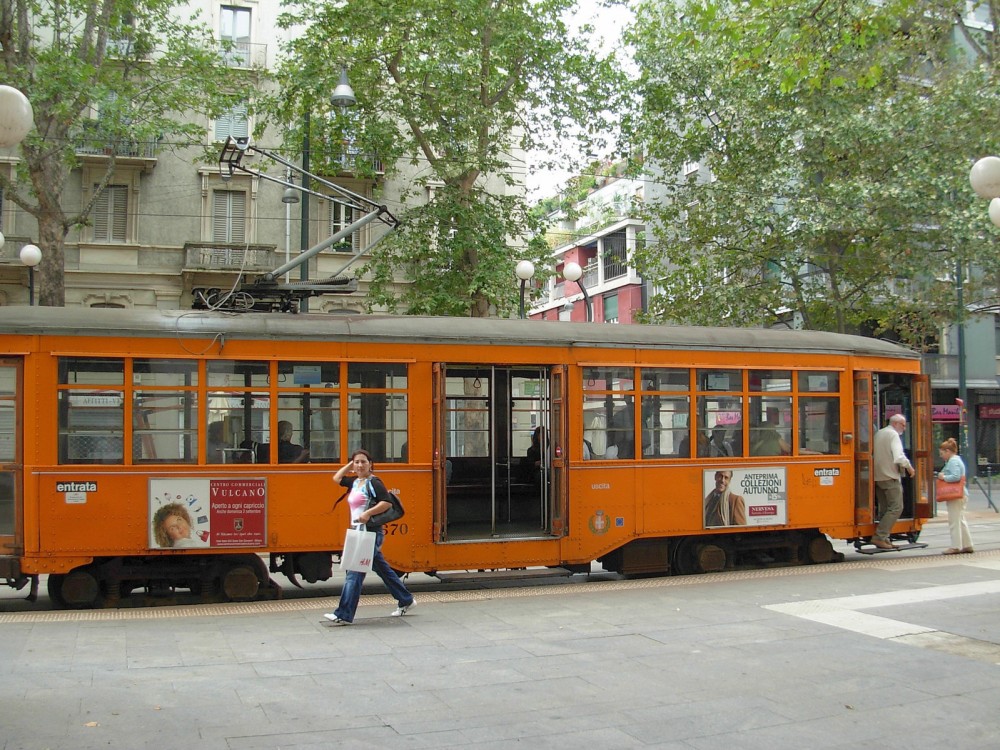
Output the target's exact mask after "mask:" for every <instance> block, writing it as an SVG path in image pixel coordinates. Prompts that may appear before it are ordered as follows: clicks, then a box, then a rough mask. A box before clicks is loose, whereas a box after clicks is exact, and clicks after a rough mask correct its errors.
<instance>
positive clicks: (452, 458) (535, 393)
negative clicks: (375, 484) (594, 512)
mask: <svg viewBox="0 0 1000 750" xmlns="http://www.w3.org/2000/svg"><path fill="white" fill-rule="evenodd" d="M435 375H436V377H437V378H439V383H438V388H437V389H436V391H437V393H438V398H437V401H438V403H437V410H438V419H437V424H436V425H435V430H434V435H435V440H436V441H437V443H438V444H437V445H435V455H436V461H435V464H436V467H437V468H436V478H437V481H436V482H435V489H436V494H437V495H438V497H437V498H436V502H435V514H436V518H435V531H436V538H437V539H438V540H439V541H465V540H475V539H497V538H504V539H517V538H538V537H545V536H551V535H553V534H554V533H560V532H561V529H562V524H563V518H562V516H563V513H562V512H560V511H559V510H558V508H559V505H560V504H559V503H557V497H558V496H560V495H562V494H563V492H562V489H561V488H562V487H563V485H564V481H563V478H562V472H563V468H562V467H563V465H564V461H562V460H561V458H562V456H561V453H562V451H561V445H562V438H561V435H562V429H561V426H560V424H559V422H561V419H562V416H563V412H562V409H561V408H557V409H555V411H554V406H553V382H554V380H556V379H558V383H559V384H560V385H557V390H560V391H561V378H558V376H557V374H555V373H554V372H553V368H549V367H535V366H500V365H483V366H470V365H443V366H441V367H440V369H438V368H435ZM556 402H557V404H558V403H561V402H560V401H559V399H558V398H557V399H556ZM554 413H555V414H556V415H558V416H559V419H558V420H557V419H555V418H554ZM556 446H560V448H559V450H558V451H557V450H556ZM557 453H558V454H559V455H558V456H557ZM442 480H443V481H442Z"/></svg>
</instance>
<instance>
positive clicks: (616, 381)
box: [583, 367, 635, 391]
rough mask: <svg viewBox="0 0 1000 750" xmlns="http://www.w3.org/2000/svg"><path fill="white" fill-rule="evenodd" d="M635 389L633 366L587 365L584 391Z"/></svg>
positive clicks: (584, 372) (584, 376)
mask: <svg viewBox="0 0 1000 750" xmlns="http://www.w3.org/2000/svg"><path fill="white" fill-rule="evenodd" d="M634 389H635V370H633V369H632V368H631V367H585V368H584V370H583V390H584V391H631V390H634Z"/></svg>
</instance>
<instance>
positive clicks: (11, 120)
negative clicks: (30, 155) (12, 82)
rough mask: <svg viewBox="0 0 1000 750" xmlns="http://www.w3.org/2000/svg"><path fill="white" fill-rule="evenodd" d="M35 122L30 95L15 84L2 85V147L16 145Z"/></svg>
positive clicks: (0, 101) (0, 88)
mask: <svg viewBox="0 0 1000 750" xmlns="http://www.w3.org/2000/svg"><path fill="white" fill-rule="evenodd" d="M34 123H35V113H34V111H33V110H32V109H31V102H29V101H28V97H26V96H25V95H24V94H22V93H21V92H20V91H18V90H17V89H15V88H14V87H13V86H0V148H10V147H11V146H16V145H17V144H18V143H20V142H21V141H23V140H24V137H25V136H26V135H27V134H28V131H29V130H31V126H32V125H34Z"/></svg>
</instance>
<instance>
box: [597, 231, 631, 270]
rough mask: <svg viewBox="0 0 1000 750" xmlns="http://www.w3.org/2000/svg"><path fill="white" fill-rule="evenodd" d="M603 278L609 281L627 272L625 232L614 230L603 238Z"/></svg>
mask: <svg viewBox="0 0 1000 750" xmlns="http://www.w3.org/2000/svg"><path fill="white" fill-rule="evenodd" d="M603 260H604V280H605V281H610V280H611V279H617V278H619V277H621V276H625V275H627V274H628V249H627V248H626V246H625V232H623V231H622V232H615V233H614V234H609V235H608V236H607V237H605V238H604V253H603Z"/></svg>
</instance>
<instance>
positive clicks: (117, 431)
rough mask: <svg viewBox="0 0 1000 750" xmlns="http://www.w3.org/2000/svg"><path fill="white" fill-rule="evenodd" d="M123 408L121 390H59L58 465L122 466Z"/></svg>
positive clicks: (123, 397)
mask: <svg viewBox="0 0 1000 750" xmlns="http://www.w3.org/2000/svg"><path fill="white" fill-rule="evenodd" d="M124 405H125V396H124V394H123V393H122V392H121V391H112V390H76V389H74V390H70V391H60V392H59V463H60V464H89V463H123V462H124V458H125V454H124V451H123V439H124V434H125V406H124Z"/></svg>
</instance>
